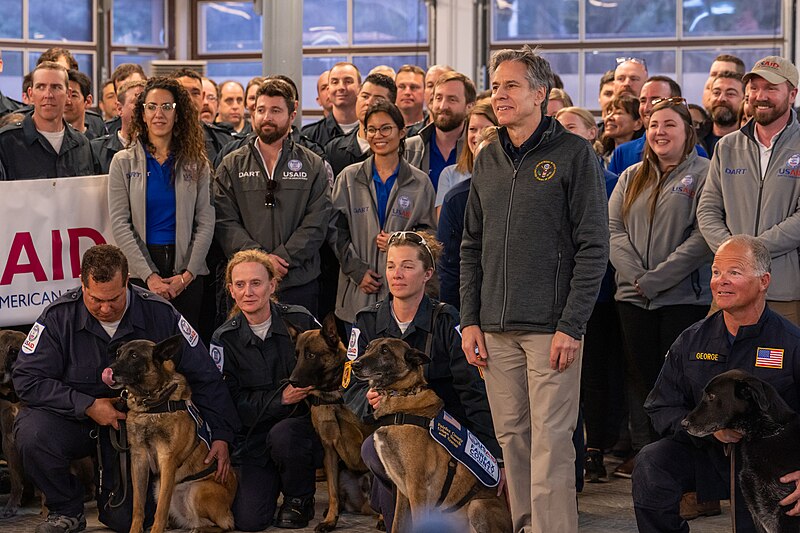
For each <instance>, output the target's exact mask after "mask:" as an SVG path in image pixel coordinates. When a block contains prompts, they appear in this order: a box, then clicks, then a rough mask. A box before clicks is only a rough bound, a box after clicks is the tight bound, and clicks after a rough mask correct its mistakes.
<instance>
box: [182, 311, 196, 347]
mask: <svg viewBox="0 0 800 533" xmlns="http://www.w3.org/2000/svg"><path fill="white" fill-rule="evenodd" d="M178 329H179V330H181V334H182V335H183V337H184V338H185V339H186V342H188V343H189V346H191V347H192V348H194V347H195V346H197V341H198V339H199V338H200V337H199V335H198V334H197V332H196V331H195V330H194V328H193V327H192V325H191V324H189V321H188V320H186V319H185V318H183V317H182V316H181V318H180V319H179V320H178Z"/></svg>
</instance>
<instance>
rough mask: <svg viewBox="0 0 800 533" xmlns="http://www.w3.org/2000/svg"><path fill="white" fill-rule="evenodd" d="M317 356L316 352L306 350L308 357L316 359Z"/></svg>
mask: <svg viewBox="0 0 800 533" xmlns="http://www.w3.org/2000/svg"><path fill="white" fill-rule="evenodd" d="M316 357H317V354H315V353H313V352H306V359H315V358H316Z"/></svg>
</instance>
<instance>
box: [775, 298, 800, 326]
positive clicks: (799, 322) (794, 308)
mask: <svg viewBox="0 0 800 533" xmlns="http://www.w3.org/2000/svg"><path fill="white" fill-rule="evenodd" d="M767 305H768V306H769V308H770V309H772V310H773V311H775V312H776V313H778V314H779V315H781V316H782V317H783V318H785V319H786V320H788V321H789V322H791V323H792V324H794V325H795V326H800V301H798V300H792V301H789V302H776V301H775V300H767Z"/></svg>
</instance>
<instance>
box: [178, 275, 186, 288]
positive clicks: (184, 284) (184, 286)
mask: <svg viewBox="0 0 800 533" xmlns="http://www.w3.org/2000/svg"><path fill="white" fill-rule="evenodd" d="M178 277H179V278H181V286H183V288H184V289H186V282H185V281H183V274H181V275H180V276H178Z"/></svg>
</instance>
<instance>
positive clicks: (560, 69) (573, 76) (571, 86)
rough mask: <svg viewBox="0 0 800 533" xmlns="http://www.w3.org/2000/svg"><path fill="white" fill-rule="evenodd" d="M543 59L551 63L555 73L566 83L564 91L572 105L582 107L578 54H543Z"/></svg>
mask: <svg viewBox="0 0 800 533" xmlns="http://www.w3.org/2000/svg"><path fill="white" fill-rule="evenodd" d="M542 57H543V58H545V59H546V60H548V61H549V62H550V68H551V69H552V70H553V73H555V74H558V75H559V77H560V78H561V81H562V82H564V90H565V91H566V92H567V94H568V95H569V97H570V98H571V99H572V103H573V104H575V105H576V106H581V105H582V104H581V101H580V95H581V80H580V71H579V69H578V52H543V53H542Z"/></svg>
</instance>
